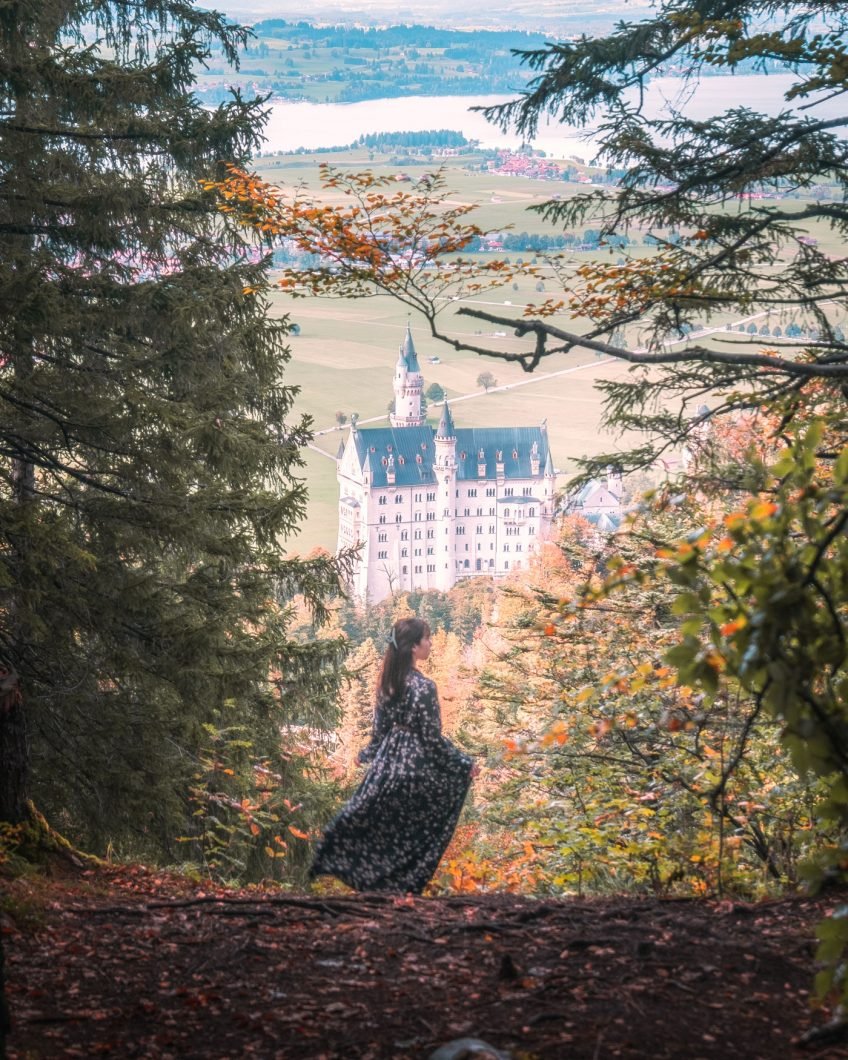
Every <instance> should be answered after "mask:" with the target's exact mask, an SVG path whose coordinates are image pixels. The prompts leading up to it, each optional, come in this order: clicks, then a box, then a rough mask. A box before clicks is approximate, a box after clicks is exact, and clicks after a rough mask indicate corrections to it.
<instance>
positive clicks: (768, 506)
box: [751, 501, 778, 519]
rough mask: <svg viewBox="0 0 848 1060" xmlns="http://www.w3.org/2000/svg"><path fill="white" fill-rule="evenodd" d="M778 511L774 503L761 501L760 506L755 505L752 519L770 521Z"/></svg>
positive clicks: (752, 510)
mask: <svg viewBox="0 0 848 1060" xmlns="http://www.w3.org/2000/svg"><path fill="white" fill-rule="evenodd" d="M777 510H778V506H777V505H776V504H775V503H774V502H773V501H761V502H760V503H759V504H755V505H754V507H753V508H752V509H751V518H752V519H768V518H769V517H770V516H772V515H774V513H775V512H776V511H777Z"/></svg>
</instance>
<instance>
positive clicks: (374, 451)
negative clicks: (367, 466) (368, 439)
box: [369, 445, 377, 453]
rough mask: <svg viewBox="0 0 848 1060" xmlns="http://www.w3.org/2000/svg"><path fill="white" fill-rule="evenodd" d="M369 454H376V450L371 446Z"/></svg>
mask: <svg viewBox="0 0 848 1060" xmlns="http://www.w3.org/2000/svg"><path fill="white" fill-rule="evenodd" d="M369 452H372V453H376V452H377V450H376V449H375V448H374V446H373V445H372V446H371V449H370V450H369Z"/></svg>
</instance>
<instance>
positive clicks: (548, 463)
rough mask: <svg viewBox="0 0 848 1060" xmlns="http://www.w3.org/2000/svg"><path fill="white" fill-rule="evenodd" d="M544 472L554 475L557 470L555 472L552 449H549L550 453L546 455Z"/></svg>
mask: <svg viewBox="0 0 848 1060" xmlns="http://www.w3.org/2000/svg"><path fill="white" fill-rule="evenodd" d="M544 473H545V475H546V476H548V475H551V476H552V475H554V474H555V472H554V462H553V460H552V459H551V451H550V449H549V450H548V455H547V456H546V457H545V472H544Z"/></svg>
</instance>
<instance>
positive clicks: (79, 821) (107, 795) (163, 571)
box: [0, 0, 339, 856]
mask: <svg viewBox="0 0 848 1060" xmlns="http://www.w3.org/2000/svg"><path fill="white" fill-rule="evenodd" d="M244 36H245V35H244V32H243V31H242V30H240V29H238V28H234V27H233V26H231V25H229V24H228V23H227V20H226V19H225V18H224V17H223V16H221V15H218V14H214V13H210V12H205V11H201V10H197V9H195V8H193V7H191V6H190V5H185V4H181V3H176V2H169V0H140V2H138V3H128V2H124V0H118V2H110V3H103V2H100V0H76V2H74V0H71V2H65V0H61V2H60V0H43V2H40V3H38V4H32V3H28V2H24V0H21V2H14V0H13V2H11V3H9V4H6V5H5V6H4V7H3V9H2V12H0V85H2V89H1V90H2V94H3V100H2V108H0V136H2V143H3V153H2V157H3V162H2V166H0V248H2V252H1V253H0V406H2V414H0V593H2V597H0V668H2V671H3V672H2V689H0V691H2V702H0V777H2V779H0V819H2V820H6V821H20V820H22V819H24V818H25V817H26V816H27V812H28V811H27V800H28V798H29V797H30V795H32V796H33V797H34V799H35V800H36V802H37V804H38V805H39V806H40V807H41V808H42V809H44V810H46V811H47V813H48V816H50V817H51V818H52V820H54V821H55V822H56V823H57V824H59V825H60V826H61V827H63V828H65V829H66V830H68V831H69V832H70V833H71V834H72V835H73V836H75V837H76V838H78V839H79V840H80V841H83V842H87V843H91V844H93V845H94V846H95V847H102V846H104V845H105V844H106V843H107V842H109V841H111V842H112V843H114V844H115V846H116V847H118V848H119V849H120V848H121V847H122V846H124V847H125V846H127V844H134V846H135V849H136V850H148V851H152V852H154V853H163V852H164V853H165V854H167V855H169V856H173V855H174V848H173V846H172V842H173V837H174V835H175V830H176V829H182V827H183V821H184V818H185V814H186V805H187V802H186V790H187V787H188V785H189V781H190V777H191V773H192V770H193V769H194V765H195V760H196V757H197V754H198V748H199V746H200V745H201V744H202V743H203V741H204V738H205V734H207V733H208V731H209V728H210V727H222V726H227V725H229V724H230V723H231V722H232V721H233V720H235V721H237V722H238V724H240V725H242V726H245V727H246V730H247V731H248V732H249V733H250V734H251V735H250V741H251V744H252V746H253V748H254V750H255V751H256V753H257V754H276V753H277V752H278V750H279V749H278V747H277V743H278V739H279V737H278V733H279V723H280V719H281V718H284V717H287V718H289V719H292V718H298V719H302V717H303V716H304V712H305V711H306V710H307V706H306V704H307V703H308V704H309V705H310V706H309V708H308V709H309V710H311V716H312V717H313V718H319V719H320V717H321V716H322V714H323V716H324V720H325V721H326V720H328V719H329V717H330V716H331V714H332V710H333V706H332V704H333V692H334V683H335V672H336V666H335V662H336V659H337V656H338V653H339V644H338V642H336V641H329V642H328V641H319V642H317V643H316V644H314V645H292V644H290V643H289V642H288V641H287V637H286V620H287V607H286V601H287V599H288V598H289V597H290V596H291V595H292V594H293V593H294V592H295V591H298V590H300V591H303V592H304V593H305V594H306V596H307V598H308V599H309V600H310V601H311V602H312V603H313V605H314V606H316V607H317V608H318V611H319V616H320V612H321V607H322V597H323V593H324V592H325V591H326V590H327V589H328V588H330V587H332V586H333V585H335V584H336V572H335V570H334V568H333V565H332V563H330V562H328V561H327V559H326V558H324V559H322V558H317V559H315V560H314V561H310V562H300V561H297V560H295V559H288V558H286V557H285V554H284V551H283V549H284V543H285V540H286V537H287V535H289V534H290V533H291V531H292V530H293V529H294V528H295V527H296V525H297V522H298V520H299V519H300V518H302V516H303V513H304V487H303V484H302V482H301V481H299V480H298V478H297V469H298V467H299V463H300V461H299V455H298V454H299V449H300V447H301V445H302V444H303V442H304V441H305V439H306V438H307V436H308V424H307V423H306V422H305V421H302V420H300V419H299V418H298V417H297V416H296V415H294V413H293V409H292V401H293V396H294V395H293V391H292V389H291V388H289V387H286V386H284V385H282V384H281V383H280V381H279V380H280V375H281V370H282V368H283V365H284V363H285V361H286V359H287V356H288V355H287V351H286V347H285V345H284V340H285V327H284V325H283V324H281V323H279V322H274V321H269V320H268V319H267V317H266V304H265V301H264V299H263V297H262V288H263V284H264V281H265V267H264V264H263V262H261V261H259V260H257V259H256V256H255V254H254V253H253V251H252V249H251V248H250V247H249V246H247V245H246V244H244V243H243V242H241V241H240V237H239V236H238V235H237V233H236V231H235V228H234V227H233V226H231V225H230V223H229V221H228V220H227V218H225V217H223V216H222V215H221V214H220V212H219V211H218V210H217V208H216V205H215V203H214V202H213V201H212V199H211V197H210V196H209V195H208V193H206V192H205V191H204V190H203V189H202V187H201V185H200V183H199V182H200V181H201V180H202V179H203V178H204V177H206V176H209V175H210V174H212V175H214V173H215V172H217V169H216V167H217V166H218V165H219V164H220V160H226V159H232V160H235V161H242V162H244V161H246V158H247V157H248V156H249V153H250V151H251V150H252V149H253V148H254V147H255V146H256V145H257V143H258V137H259V132H260V128H261V106H260V103H259V102H258V101H245V100H243V99H241V98H240V97H238V96H235V97H234V98H233V99H232V100H231V101H230V102H228V103H226V104H222V105H221V106H219V107H218V108H217V109H216V110H214V111H206V110H203V109H202V108H201V107H200V106H199V105H198V103H197V101H196V99H195V98H194V96H193V95H192V69H193V67H194V64H195V63H196V62H197V61H198V60H202V58H203V57H204V55H206V54H208V52H209V49H210V47H211V46H212V45H213V44H215V45H216V46H220V48H221V49H222V50H223V52H224V54H225V56H226V57H227V59H228V60H230V61H234V60H235V58H236V52H237V48H238V46H239V44H240V42H242V41H243V40H244ZM272 667H274V668H276V671H277V673H278V674H279V679H278V681H277V683H276V687H275V685H274V684H272V683H271V682H270V681H269V672H270V671H271V669H272Z"/></svg>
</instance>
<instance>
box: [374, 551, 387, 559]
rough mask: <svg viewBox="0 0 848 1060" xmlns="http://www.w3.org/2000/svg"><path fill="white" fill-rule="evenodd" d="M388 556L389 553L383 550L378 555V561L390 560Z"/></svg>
mask: <svg viewBox="0 0 848 1060" xmlns="http://www.w3.org/2000/svg"><path fill="white" fill-rule="evenodd" d="M388 555H389V554H388V552H386V551H385V550H383V551H382V552H378V553H377V559H388Z"/></svg>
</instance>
